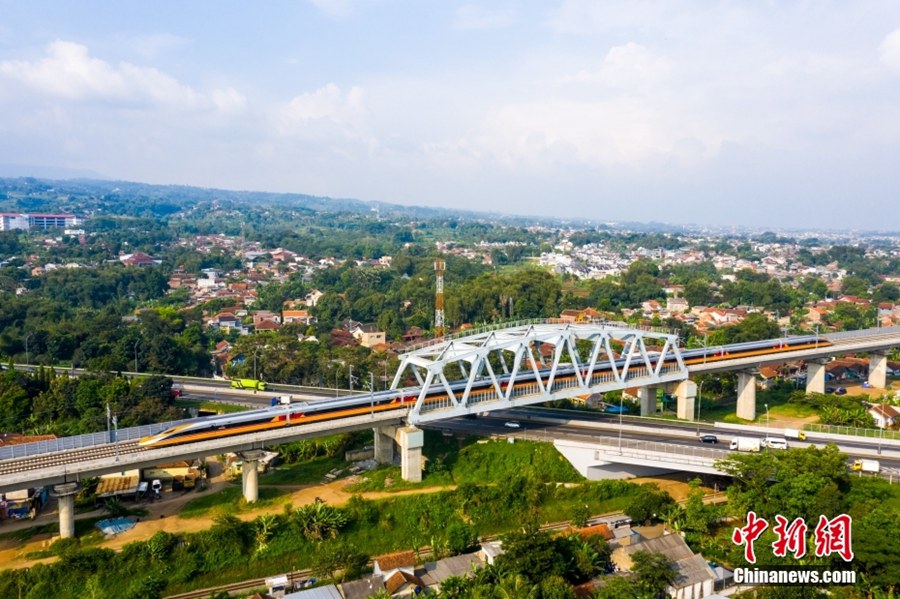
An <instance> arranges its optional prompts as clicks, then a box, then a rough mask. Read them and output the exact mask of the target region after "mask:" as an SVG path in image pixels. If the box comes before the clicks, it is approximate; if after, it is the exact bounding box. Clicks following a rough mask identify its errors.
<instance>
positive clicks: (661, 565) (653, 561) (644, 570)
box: [631, 551, 675, 598]
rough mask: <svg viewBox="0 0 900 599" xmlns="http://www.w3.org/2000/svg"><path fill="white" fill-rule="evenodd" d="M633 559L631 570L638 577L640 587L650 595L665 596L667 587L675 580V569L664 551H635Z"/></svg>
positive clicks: (632, 555)
mask: <svg viewBox="0 0 900 599" xmlns="http://www.w3.org/2000/svg"><path fill="white" fill-rule="evenodd" d="M631 560H632V562H633V565H632V568H631V571H632V572H633V573H634V575H635V577H636V580H637V585H638V588H640V589H641V590H642V591H643V592H644V593H646V595H647V596H648V597H659V598H661V597H665V596H666V595H667V593H666V589H668V588H669V587H670V586H672V583H674V582H675V570H674V569H673V568H672V564H671V563H670V562H669V558H667V557H666V556H665V555H663V554H662V553H655V552H653V553H651V552H649V551H635V552H634V553H632V554H631Z"/></svg>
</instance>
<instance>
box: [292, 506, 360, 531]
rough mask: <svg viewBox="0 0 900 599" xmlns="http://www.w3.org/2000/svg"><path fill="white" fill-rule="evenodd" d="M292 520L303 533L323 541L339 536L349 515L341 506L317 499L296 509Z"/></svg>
mask: <svg viewBox="0 0 900 599" xmlns="http://www.w3.org/2000/svg"><path fill="white" fill-rule="evenodd" d="M292 521H293V522H294V525H295V526H296V527H297V529H298V530H299V531H300V533H301V534H303V535H305V536H306V537H308V538H309V539H312V540H314V541H321V540H322V539H325V538H331V539H333V538H335V537H337V535H338V532H339V531H340V529H341V528H343V527H344V525H345V524H347V516H346V514H344V512H343V511H341V510H340V509H339V508H336V507H334V506H331V505H328V504H327V503H325V502H323V501H317V502H315V503H309V504H307V505H302V506H300V507H298V508H297V509H295V510H294V514H293V517H292Z"/></svg>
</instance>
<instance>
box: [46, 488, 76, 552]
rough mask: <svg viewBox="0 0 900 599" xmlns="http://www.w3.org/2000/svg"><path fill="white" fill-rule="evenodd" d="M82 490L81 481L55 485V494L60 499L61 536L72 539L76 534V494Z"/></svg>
mask: <svg viewBox="0 0 900 599" xmlns="http://www.w3.org/2000/svg"><path fill="white" fill-rule="evenodd" d="M80 490H81V483H78V482H74V483H62V484H59V485H53V489H52V491H53V496H54V497H56V498H57V499H58V501H59V510H58V511H59V538H61V539H71V538H72V537H74V536H75V496H76V495H77V494H78V492H79V491H80Z"/></svg>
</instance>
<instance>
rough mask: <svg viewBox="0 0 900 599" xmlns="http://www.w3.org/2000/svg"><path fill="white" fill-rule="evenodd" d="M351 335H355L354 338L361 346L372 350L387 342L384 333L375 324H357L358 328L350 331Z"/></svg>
mask: <svg viewBox="0 0 900 599" xmlns="http://www.w3.org/2000/svg"><path fill="white" fill-rule="evenodd" d="M350 334H351V335H353V338H354V339H356V340H357V341H359V344H360V345H361V346H363V347H368V348H371V347H373V346H375V345H379V344H383V343H384V342H385V333H384V331H379V330H378V327H377V326H376V325H374V324H360V323H357V324H356V326H354V327H353V328H351V329H350Z"/></svg>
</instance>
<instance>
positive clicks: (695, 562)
mask: <svg viewBox="0 0 900 599" xmlns="http://www.w3.org/2000/svg"><path fill="white" fill-rule="evenodd" d="M637 551H648V552H650V553H662V554H663V555H665V556H666V558H667V559H668V560H669V562H670V563H671V564H672V568H673V569H674V570H675V582H674V583H673V585H672V586H671V587H669V589H668V592H669V596H670V597H675V599H695V598H696V599H699V598H700V597H706V596H707V595H711V594H712V593H713V591H714V588H715V583H716V574H715V572H713V571H712V568H710V567H709V564H708V563H707V562H706V560H705V559H703V556H702V555H699V554H695V553H694V552H693V551H691V548H690V547H688V546H687V543H685V542H684V539H683V538H681V535H676V534H668V535H664V536H661V537H657V538H655V539H649V540H646V541H641V542H639V543H633V544H631V545H628V546H626V547H620V548H618V549H616V550H614V551H613V553H612V561H613V563H614V564H615V565H616V567H617V568H618V569H619V570H621V571H626V572H630V571H631V568H632V567H633V562H632V560H631V556H632V555H633V554H634V553H635V552H637Z"/></svg>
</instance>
